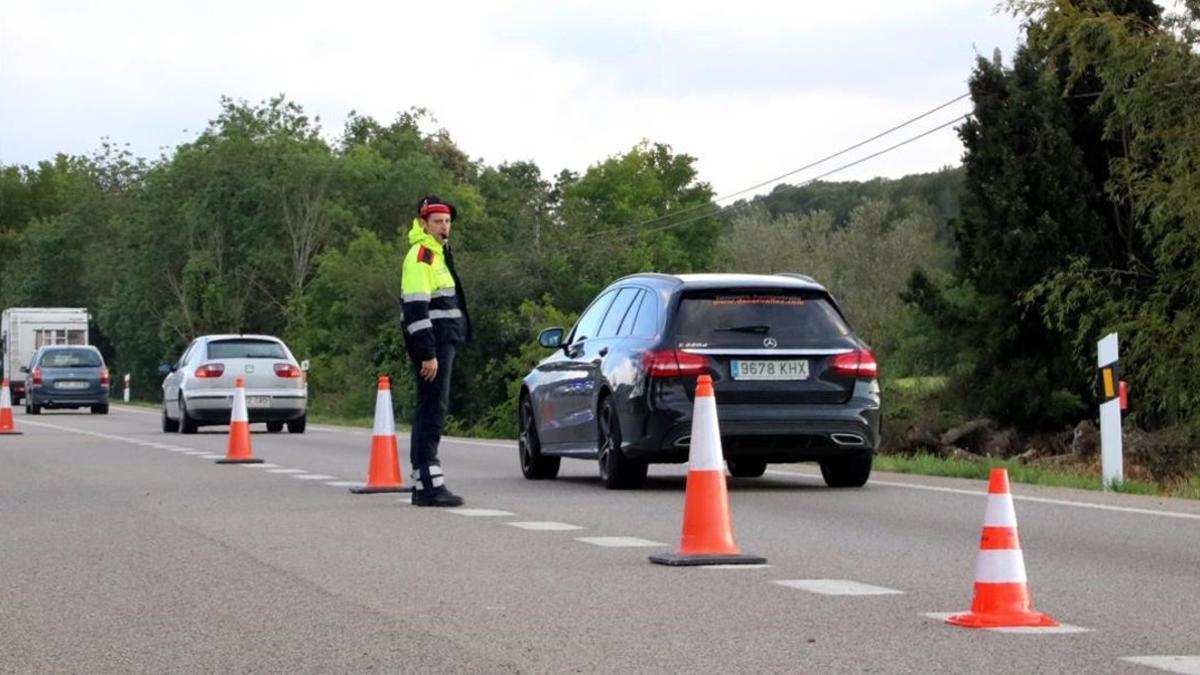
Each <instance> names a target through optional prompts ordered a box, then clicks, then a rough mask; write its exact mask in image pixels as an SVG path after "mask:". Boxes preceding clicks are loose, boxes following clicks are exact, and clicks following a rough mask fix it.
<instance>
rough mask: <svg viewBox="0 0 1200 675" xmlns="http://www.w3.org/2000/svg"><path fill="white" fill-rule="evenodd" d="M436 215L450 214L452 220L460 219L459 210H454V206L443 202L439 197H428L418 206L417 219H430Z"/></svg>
mask: <svg viewBox="0 0 1200 675" xmlns="http://www.w3.org/2000/svg"><path fill="white" fill-rule="evenodd" d="M435 213H448V214H450V220H454V219H456V218H457V217H458V209H456V208H454V205H453V204H451V203H449V202H446V201H443V200H442V198H441V197H438V196H437V195H426V196H425V197H424V198H422V199H421V202H420V203H419V204H417V217H418V218H428V217H429V216H431V215H433V214H435Z"/></svg>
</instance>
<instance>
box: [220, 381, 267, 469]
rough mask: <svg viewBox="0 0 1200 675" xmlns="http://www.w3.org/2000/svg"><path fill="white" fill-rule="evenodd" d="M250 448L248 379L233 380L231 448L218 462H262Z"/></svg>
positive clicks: (230, 427) (230, 423)
mask: <svg viewBox="0 0 1200 675" xmlns="http://www.w3.org/2000/svg"><path fill="white" fill-rule="evenodd" d="M261 463H262V460H261V459H255V458H254V453H253V452H252V451H251V449H250V415H249V414H247V413H246V381H245V380H243V379H242V378H240V377H239V378H237V379H236V380H234V381H233V409H232V410H230V411H229V449H228V450H226V452H225V459H218V460H217V464H261Z"/></svg>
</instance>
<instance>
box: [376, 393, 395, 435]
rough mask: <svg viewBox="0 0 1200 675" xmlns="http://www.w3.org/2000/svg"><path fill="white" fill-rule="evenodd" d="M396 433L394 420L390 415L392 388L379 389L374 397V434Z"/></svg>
mask: <svg viewBox="0 0 1200 675" xmlns="http://www.w3.org/2000/svg"><path fill="white" fill-rule="evenodd" d="M395 433H396V421H395V419H393V417H392V390H391V389H380V390H379V394H378V395H377V396H376V397H375V431H373V432H372V435H374V436H392V435H395Z"/></svg>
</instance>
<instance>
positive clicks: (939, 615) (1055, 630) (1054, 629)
mask: <svg viewBox="0 0 1200 675" xmlns="http://www.w3.org/2000/svg"><path fill="white" fill-rule="evenodd" d="M955 614H961V612H923V613H922V614H921V616H926V617H929V618H930V619H937V620H938V621H945V620H946V619H949V618H950V617H952V616H954V615H955ZM955 628H957V626H955ZM972 630H987V631H991V632H993V633H1011V634H1014V635H1071V634H1075V633H1090V632H1092V629H1091V628H1083V627H1081V626H1072V625H1071V624H1069V623H1060V624H1058V625H1057V626H1049V627H1046V628H1036V627H1031V628H975V629H972Z"/></svg>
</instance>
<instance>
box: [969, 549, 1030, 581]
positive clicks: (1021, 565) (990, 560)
mask: <svg viewBox="0 0 1200 675" xmlns="http://www.w3.org/2000/svg"><path fill="white" fill-rule="evenodd" d="M1026 581H1028V579H1026V578H1025V557H1024V556H1023V555H1021V549H1019V548H1014V549H1000V550H988V551H980V552H979V555H978V556H976V558H975V582H976V583H981V584H1018V583H1020V584H1023V583H1025V582H1026Z"/></svg>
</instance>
